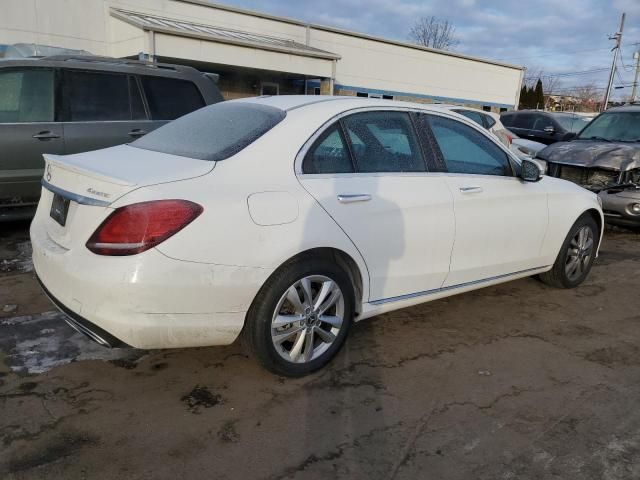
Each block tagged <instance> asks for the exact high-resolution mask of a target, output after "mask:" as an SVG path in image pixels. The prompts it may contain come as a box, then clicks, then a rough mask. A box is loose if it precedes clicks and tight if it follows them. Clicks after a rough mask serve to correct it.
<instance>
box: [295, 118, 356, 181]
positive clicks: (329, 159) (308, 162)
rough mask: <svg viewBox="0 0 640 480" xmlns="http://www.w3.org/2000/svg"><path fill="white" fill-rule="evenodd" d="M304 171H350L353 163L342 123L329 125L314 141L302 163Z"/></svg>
mask: <svg viewBox="0 0 640 480" xmlns="http://www.w3.org/2000/svg"><path fill="white" fill-rule="evenodd" d="M302 171H303V173H350V172H353V164H352V163H351V157H350V156H349V150H348V149H347V146H346V144H345V142H344V138H343V137H342V132H341V130H340V124H339V123H335V124H334V125H332V126H331V127H329V128H328V129H327V130H326V131H325V132H324V133H323V134H322V135H321V136H320V138H319V139H318V140H317V141H316V142H315V143H314V145H313V146H312V147H311V149H310V150H309V152H308V153H307V155H306V156H305V159H304V163H303V165H302Z"/></svg>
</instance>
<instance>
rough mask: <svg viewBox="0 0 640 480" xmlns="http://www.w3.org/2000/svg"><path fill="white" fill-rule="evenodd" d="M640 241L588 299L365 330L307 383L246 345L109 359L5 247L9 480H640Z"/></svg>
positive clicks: (499, 296) (0, 380)
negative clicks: (254, 355) (259, 359)
mask: <svg viewBox="0 0 640 480" xmlns="http://www.w3.org/2000/svg"><path fill="white" fill-rule="evenodd" d="M638 246H640V235H638V234H633V233H627V232H624V231H622V230H616V231H608V232H607V233H606V236H605V242H604V245H603V250H602V254H601V257H600V259H598V260H597V263H596V265H595V266H594V270H593V272H592V275H591V276H590V277H589V279H588V280H587V282H586V283H585V284H584V285H583V286H581V287H579V288H577V289H574V290H555V289H552V288H549V287H547V286H545V285H543V284H541V283H540V282H538V281H536V280H534V279H523V280H519V281H516V282H512V283H506V284H503V285H499V286H496V287H490V288H487V289H484V290H478V291H475V292H471V293H467V294H462V295H459V296H455V297H450V298H448V299H443V300H439V301H435V302H431V303H428V304H424V305H420V306H417V307H414V308H409V309H405V310H401V311H397V312H393V313H390V314H387V315H383V316H380V317H377V318H374V319H370V320H366V321H364V322H361V323H359V324H357V325H356V326H355V327H354V328H353V330H352V332H351V335H350V338H349V339H348V341H347V345H346V346H345V348H344V349H343V351H342V352H341V353H340V354H339V356H338V358H337V359H336V360H335V361H334V362H333V363H332V364H331V365H330V366H329V367H328V368H326V369H325V370H323V371H321V372H318V373H316V374H314V375H312V376H309V377H306V378H303V379H296V380H290V379H284V378H279V377H276V376H273V375H271V374H269V373H267V372H265V371H264V370H262V369H260V367H258V366H257V365H256V363H255V361H254V360H252V359H251V358H248V356H247V354H246V353H245V351H244V349H243V348H242V345H239V344H235V345H232V346H229V347H223V348H198V349H183V350H161V351H151V352H144V351H135V350H127V349H116V350H107V349H103V348H102V347H99V346H97V345H95V344H93V343H91V342H90V341H88V340H87V339H85V338H84V337H83V336H81V335H80V334H77V333H75V331H74V330H72V329H71V328H70V327H68V326H67V325H66V324H65V323H64V322H63V321H62V317H61V315H60V314H59V313H56V312H55V310H54V308H53V307H52V306H51V305H50V304H49V302H48V301H47V300H46V298H44V296H43V295H42V294H41V293H40V291H39V287H38V286H37V282H36V281H35V277H34V275H33V272H32V268H31V264H30V261H29V244H28V235H27V225H26V224H11V225H10V226H9V228H4V226H3V229H2V230H1V233H0V478H3V479H5V478H6V479H36V478H47V479H53V478H55V479H57V478H64V479H75V478H79V479H82V478H92V479H93V478H98V479H103V478H104V479H114V478H127V479H152V478H153V479H165V478H166V479H174V478H176V477H179V476H180V477H184V478H216V479H235V478H242V479H246V478H296V479H303V478H304V479H306V478H331V477H336V478H350V479H351V478H354V479H360V478H362V479H365V478H366V479H370V478H389V479H393V478H397V479H404V478H406V479H409V478H438V479H440V478H442V479H445V478H446V479H465V480H466V479H471V478H474V479H475V478H479V479H562V480H566V479H631V478H640V411H639V410H638V408H637V404H638V401H639V400H640V294H638V291H639V288H640V252H639V248H638Z"/></svg>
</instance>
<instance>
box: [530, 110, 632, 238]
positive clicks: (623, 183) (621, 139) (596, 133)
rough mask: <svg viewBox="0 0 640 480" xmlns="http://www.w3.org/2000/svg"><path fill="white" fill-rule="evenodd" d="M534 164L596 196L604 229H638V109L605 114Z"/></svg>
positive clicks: (555, 146)
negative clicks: (543, 163)
mask: <svg viewBox="0 0 640 480" xmlns="http://www.w3.org/2000/svg"><path fill="white" fill-rule="evenodd" d="M537 158H538V159H541V160H544V161H546V162H547V167H548V168H547V172H548V175H550V176H552V177H558V178H562V179H565V180H569V181H572V182H574V183H577V184H578V185H581V186H582V187H584V188H586V189H588V190H591V191H592V192H594V193H597V194H598V196H599V198H600V200H601V202H602V209H603V211H604V215H605V219H606V221H607V223H609V224H612V225H618V226H622V227H628V228H633V229H638V228H640V105H629V106H623V107H617V108H612V109H610V110H607V111H606V112H605V113H602V114H601V115H599V116H598V117H597V118H596V119H595V120H593V121H592V122H591V123H589V124H588V125H587V126H586V127H585V128H584V129H583V130H582V131H581V132H580V133H579V134H577V135H575V137H574V138H573V139H570V141H565V142H559V143H555V144H553V145H550V146H548V147H547V148H545V149H544V150H541V151H540V152H538V154H537Z"/></svg>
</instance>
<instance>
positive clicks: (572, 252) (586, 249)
mask: <svg viewBox="0 0 640 480" xmlns="http://www.w3.org/2000/svg"><path fill="white" fill-rule="evenodd" d="M593 245H594V241H593V230H591V228H589V227H588V226H587V225H585V226H583V227H582V228H580V229H579V230H578V231H577V232H576V234H575V235H574V237H573V238H572V239H571V242H569V250H568V252H567V261H566V264H565V267H564V271H565V273H566V275H567V278H568V279H569V280H571V281H572V282H573V281H575V280H577V279H578V278H580V277H581V276H582V275H583V274H584V272H585V271H586V269H587V268H588V267H589V262H590V261H591V257H592V255H593Z"/></svg>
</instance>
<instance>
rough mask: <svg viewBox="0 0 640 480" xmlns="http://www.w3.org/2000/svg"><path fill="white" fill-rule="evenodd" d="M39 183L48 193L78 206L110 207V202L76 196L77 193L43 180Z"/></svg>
mask: <svg viewBox="0 0 640 480" xmlns="http://www.w3.org/2000/svg"><path fill="white" fill-rule="evenodd" d="M41 183H42V186H43V187H44V188H46V189H47V190H49V191H50V192H52V193H55V194H57V195H60V196H61V197H62V198H66V199H67V200H71V201H73V202H76V203H79V204H80V205H91V206H94V207H107V206H109V205H111V202H107V201H104V200H98V199H95V198H91V197H85V196H84V195H78V194H77V193H73V192H68V191H67V190H63V189H62V188H59V187H56V186H54V185H51V184H50V183H49V182H47V181H46V180H45V179H44V178H43V179H42V180H41Z"/></svg>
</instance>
